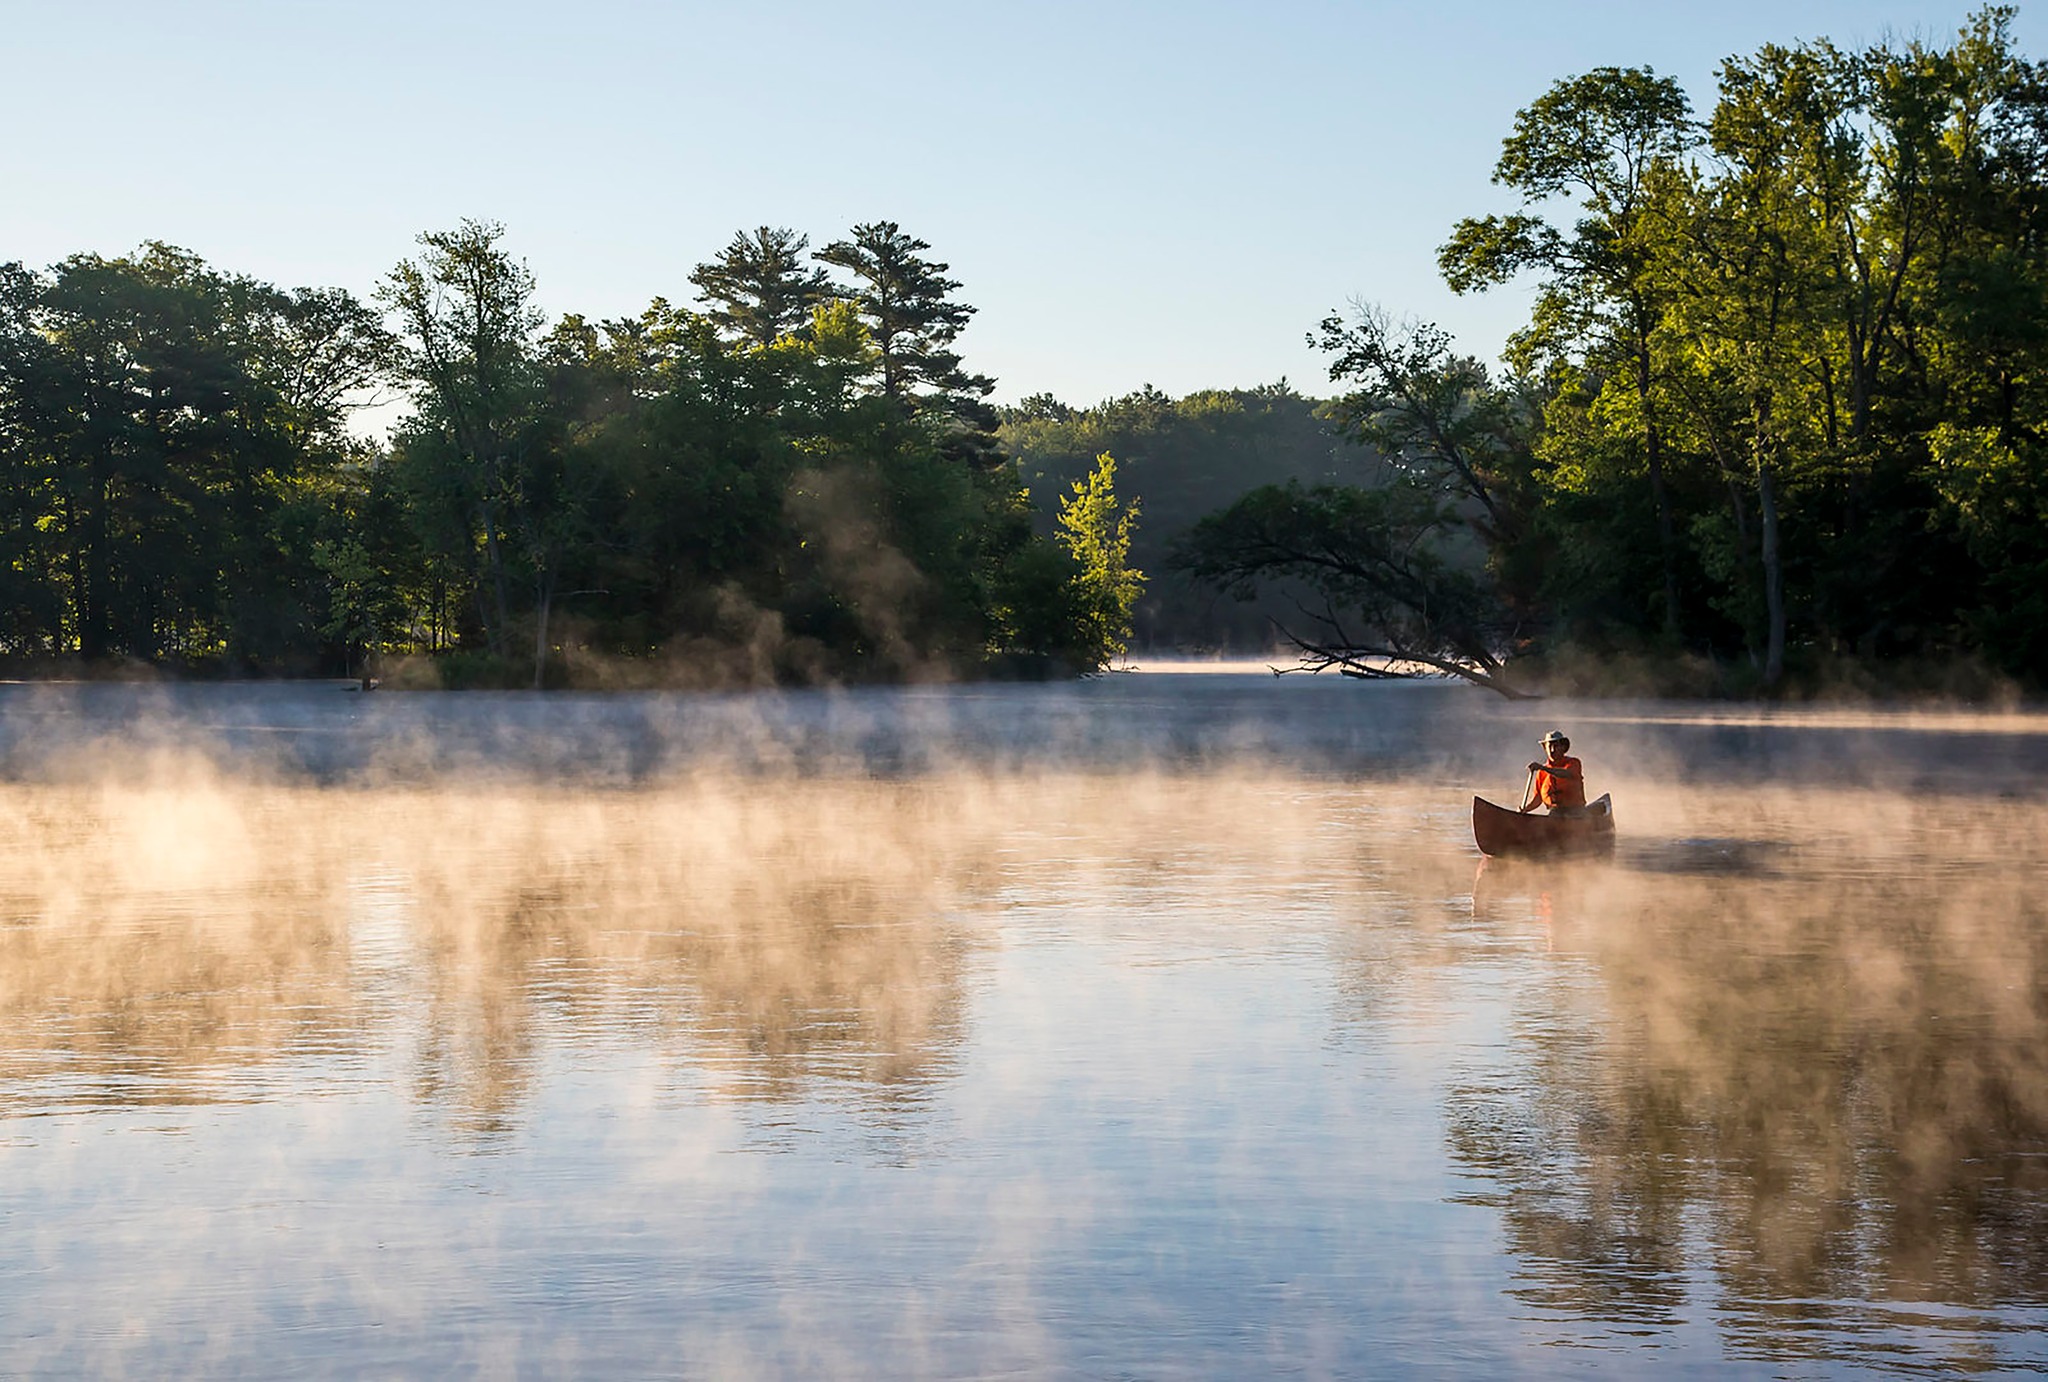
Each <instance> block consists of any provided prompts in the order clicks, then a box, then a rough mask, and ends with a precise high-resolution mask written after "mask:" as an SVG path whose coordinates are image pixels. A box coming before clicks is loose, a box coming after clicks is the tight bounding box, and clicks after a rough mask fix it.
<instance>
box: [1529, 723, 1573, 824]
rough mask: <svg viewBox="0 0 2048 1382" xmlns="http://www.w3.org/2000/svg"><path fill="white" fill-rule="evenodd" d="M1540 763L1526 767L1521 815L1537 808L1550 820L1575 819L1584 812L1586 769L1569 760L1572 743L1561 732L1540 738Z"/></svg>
mask: <svg viewBox="0 0 2048 1382" xmlns="http://www.w3.org/2000/svg"><path fill="white" fill-rule="evenodd" d="M1542 743H1543V761H1542V762H1541V763H1531V764H1530V765H1529V785H1528V787H1527V788H1526V789H1524V791H1523V793H1522V813H1523V814H1524V815H1527V814H1528V813H1529V812H1531V811H1534V810H1535V809H1536V808H1537V807H1538V806H1541V807H1543V808H1544V810H1545V811H1547V812H1549V814H1551V815H1553V816H1577V815H1582V814H1584V812H1585V810H1586V769H1585V766H1584V765H1583V764H1581V763H1580V762H1579V760H1578V759H1576V758H1573V757H1572V756H1571V748H1572V741H1571V740H1569V739H1567V738H1565V737H1564V731H1563V730H1557V729H1553V730H1552V731H1550V733H1548V734H1546V735H1544V736H1543V740H1542Z"/></svg>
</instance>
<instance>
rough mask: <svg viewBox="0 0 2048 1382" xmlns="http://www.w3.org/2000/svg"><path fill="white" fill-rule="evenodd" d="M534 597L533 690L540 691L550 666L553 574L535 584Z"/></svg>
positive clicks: (553, 599) (553, 591)
mask: <svg viewBox="0 0 2048 1382" xmlns="http://www.w3.org/2000/svg"><path fill="white" fill-rule="evenodd" d="M533 596H534V618H533V689H534V690H536V691H538V690H540V689H541V681H542V678H543V676H544V674H545V673H546V671H547V665H548V612H549V611H550V610H552V609H553V608H554V604H555V578H554V576H553V575H552V574H550V575H549V576H548V577H547V579H545V580H538V581H535V582H534V583H533Z"/></svg>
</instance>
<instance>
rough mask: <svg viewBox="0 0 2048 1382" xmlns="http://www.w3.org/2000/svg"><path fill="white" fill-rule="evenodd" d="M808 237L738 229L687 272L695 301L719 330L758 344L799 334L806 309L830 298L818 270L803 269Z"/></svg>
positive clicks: (776, 228) (774, 228)
mask: <svg viewBox="0 0 2048 1382" xmlns="http://www.w3.org/2000/svg"><path fill="white" fill-rule="evenodd" d="M810 243H811V237H810V236H808V235H799V234H797V233H796V232H795V231H793V230H790V229H788V228H786V227H783V226H759V227H757V228H756V229H755V230H754V232H753V233H752V234H748V233H747V232H746V231H740V232H739V233H737V234H736V235H734V236H733V237H732V243H731V244H729V245H727V246H726V247H725V252H724V253H722V254H720V255H719V256H718V258H717V259H715V260H713V261H711V262H710V263H708V264H699V265H698V266H697V267H696V268H694V269H692V270H691V271H690V282H692V283H694V284H696V285H697V288H698V294H697V300H698V301H699V302H702V303H704V304H705V305H706V306H707V307H708V308H709V309H710V311H709V312H708V313H707V314H706V315H708V316H709V317H710V318H711V320H712V321H713V322H714V323H715V324H716V325H717V326H718V328H719V329H720V330H721V331H724V332H727V333H728V334H730V335H733V336H736V337H739V338H740V339H742V340H751V341H754V342H757V343H758V344H761V345H769V344H772V343H773V342H774V341H775V339H776V338H777V337H779V336H789V335H797V334H801V333H802V332H803V331H804V330H805V329H806V328H807V327H808V326H809V325H810V320H811V312H812V310H813V309H814V308H816V307H817V306H818V304H819V303H821V302H823V301H825V300H826V298H828V297H829V296H831V292H832V285H831V283H830V281H829V280H828V279H827V278H826V277H825V271H824V270H823V269H806V268H805V267H804V266H803V254H804V251H805V250H806V249H808V248H810Z"/></svg>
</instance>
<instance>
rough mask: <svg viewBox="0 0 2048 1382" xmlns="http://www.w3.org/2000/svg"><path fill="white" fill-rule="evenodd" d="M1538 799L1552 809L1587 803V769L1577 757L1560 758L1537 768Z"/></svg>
mask: <svg viewBox="0 0 2048 1382" xmlns="http://www.w3.org/2000/svg"><path fill="white" fill-rule="evenodd" d="M1536 800H1538V801H1540V802H1542V803H1543V804H1544V805H1545V806H1546V807H1548V808H1549V809H1550V810H1552V811H1555V810H1558V809H1559V808H1561V807H1563V808H1570V807H1576V806H1584V805H1585V804H1586V771H1585V769H1584V768H1583V767H1581V766H1580V764H1579V760H1578V759H1576V758H1560V759H1558V760H1557V761H1556V762H1555V763H1546V764H1544V765H1543V766H1542V767H1540V768H1538V769H1537V770H1536Z"/></svg>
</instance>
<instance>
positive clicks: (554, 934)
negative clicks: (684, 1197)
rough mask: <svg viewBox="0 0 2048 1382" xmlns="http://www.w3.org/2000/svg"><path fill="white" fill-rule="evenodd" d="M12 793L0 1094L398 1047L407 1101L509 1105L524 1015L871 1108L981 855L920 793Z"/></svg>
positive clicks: (221, 1079) (18, 1098) (724, 1076)
mask: <svg viewBox="0 0 2048 1382" xmlns="http://www.w3.org/2000/svg"><path fill="white" fill-rule="evenodd" d="M178 777H179V781H178V783H177V785H175V786H172V785H166V784H162V783H155V784H150V785H146V786H137V787H127V786H122V785H118V784H101V785H97V786H93V787H65V786H56V787H49V786H44V787H17V788H14V789H10V790H8V791H6V792H4V793H0V809H4V810H5V811H6V813H7V820H6V823H5V824H6V828H7V829H8V830H9V832H10V836H11V839H12V841H13V851H14V855H15V857H16V858H17V859H18V860H19V861H20V863H19V866H18V867H16V868H14V869H13V870H12V871H11V873H10V876H9V878H8V880H7V886H6V891H5V892H4V893H0V915H4V916H5V917H6V918H7V924H6V925H5V927H4V929H0V995H4V996H0V1019H4V1032H0V1115H4V1114H5V1113H34V1112H44V1111H50V1110H54V1109H57V1108H62V1107H70V1106H78V1105H84V1106H91V1105H95V1104H100V1103H112V1104H120V1103H130V1102H173V1103H182V1102H198V1103H204V1102H209V1101H215V1100H236V1099H243V1098H250V1097H256V1096H257V1095H258V1094H260V1093H261V1092H262V1090H263V1088H264V1079H265V1072H266V1071H267V1070H270V1069H272V1068H275V1067H279V1066H283V1067H286V1068H287V1069H288V1073H289V1074H290V1075H292V1076H293V1077H294V1078H297V1079H309V1078H310V1079H313V1080H315V1081H318V1080H332V1079H343V1080H345V1079H346V1078H347V1076H348V1075H349V1073H350V1072H351V1071H356V1072H360V1071H361V1070H362V1068H363V1067H364V1066H365V1065H366V1063H368V1062H370V1061H372V1060H373V1059H374V1058H375V1057H376V1056H377V1054H378V1053H379V1052H380V1050H383V1049H385V1048H387V1047H389V1046H391V1045H393V1044H402V1045H403V1046H404V1047H405V1048H406V1049H405V1052H404V1054H405V1057H406V1060H407V1062H408V1064H409V1067H410V1070H409V1074H408V1076H407V1082H408V1084H409V1086H410V1087H411V1088H412V1089H413V1091H414V1093H415V1096H416V1097H417V1098H418V1100H419V1101H420V1102H422V1103H423V1104H426V1105H430V1106H432V1107H434V1108H436V1109H438V1110H442V1111H444V1112H445V1113H446V1114H447V1116H448V1117H449V1118H450V1119H451V1120H452V1122H453V1123H454V1124H455V1125H456V1126H459V1127H462V1128H466V1129H469V1130H471V1131H473V1132H475V1133H476V1134H478V1135H480V1136H485V1137H488V1136H489V1135H492V1134H498V1133H502V1132H504V1131H505V1130H506V1129H507V1128H508V1127H510V1126H511V1125H512V1123H513V1122H514V1121H515V1120H516V1119H517V1117H518V1114H519V1110H520V1108H521V1105H522V1104H523V1103H524V1101H525V1098H526V1094H527V1090H528V1087H529V1084H530V1082H531V1080H532V1078H533V1075H534V1069H535V1064H536V1053H537V1050H538V1047H539V1044H540V1042H541V1040H542V1036H543V1034H544V1033H545V1034H546V1035H547V1037H548V1038H549V1039H551V1040H554V1041H560V1042H570V1043H574V1042H576V1041H579V1040H583V1039H593V1040H606V1039H616V1038H621V1037H630V1038H632V1039H635V1040H644V1041H650V1042H654V1043H656V1044H664V1043H687V1045H688V1046H689V1048H690V1052H691V1062H692V1066H693V1069H694V1070H695V1071H697V1072H698V1073H699V1074H700V1075H701V1077H702V1078H703V1079H704V1080H705V1081H707V1083H708V1084H709V1086H710V1087H712V1088H714V1089H715V1090H717V1091H718V1092H719V1093H720V1094H721V1095H722V1096H725V1097H733V1098H741V1099H770V1100H774V1099H784V1100H787V1099H793V1098H796V1097H799V1096H800V1095H801V1093H802V1091H803V1090H804V1089H805V1088H806V1087H807V1085H808V1084H809V1083H810V1082H811V1081H812V1080H814V1079H816V1078H819V1077H830V1078H835V1079H841V1080H845V1081H849V1082H851V1083H853V1084H854V1085H856V1086H858V1087H860V1088H861V1089H862V1090H863V1091H865V1097H868V1098H870V1099H872V1100H873V1101H875V1102H876V1103H877V1104H878V1105H879V1104H885V1103H886V1102H887V1101H888V1099H889V1098H890V1097H892V1095H891V1093H890V1092H891V1091H893V1090H897V1089H900V1088H902V1087H904V1086H910V1085H915V1084H917V1083H919V1082H922V1081H928V1080H930V1079H932V1078H935V1077H936V1076H937V1074H939V1073H940V1072H942V1071H943V1069H944V1067H945V1065H946V1062H947V1059H948V1056H947V1052H948V1050H949V1048H950V1047H951V1046H952V1045H954V1044H955V1043H956V1041H957V1034H958V1027H959V1023H960V986H961V982H962V976H963V973H964V972H965V969H966V967H967V966H968V964H969V963H970V961H971V956H972V952H973V942H972V940H971V938H970V937H969V936H968V935H967V934H966V933H964V932H963V931H962V930H961V929H960V928H959V927H957V926H954V925H952V924H950V923H949V922H948V921H947V920H946V918H945V916H944V914H943V911H942V909H941V904H942V903H943V901H944V899H945V898H946V897H948V896H949V895H950V894H951V893H952V892H953V891H955V890H957V889H958V888H959V887H960V886H961V883H962V880H963V878H964V877H965V876H966V875H967V874H969V873H971V871H972V870H973V868H975V867H976V866H977V860H981V859H985V857H986V854H987V845H986V842H985V841H983V840H981V839H979V838H978V837H977V834H976V832H975V830H974V829H973V827H972V826H971V824H967V823H964V822H960V821H957V820H954V819H950V818H949V819H947V820H945V821H944V822H943V823H941V822H940V821H939V820H938V818H937V814H936V813H937V811H938V810H939V807H938V805H937V804H936V803H935V801H934V800H933V798H932V796H931V794H930V793H929V792H928V791H927V790H926V789H923V788H918V787H894V788H892V787H889V786H884V785H876V784H865V783H847V782H838V783H833V784H829V785H822V786H821V785H813V786H811V787H808V788H806V789H805V790H803V791H801V792H799V793H791V792H790V791H788V790H787V789H777V788H773V787H770V786H765V785H763V784H759V783H753V784H743V783H733V782H730V781H724V780H706V781H702V782H693V783H686V784H683V785H680V786H677V787H674V788H671V789H667V790H662V791H654V792H620V793H602V792H592V793H568V794H548V793H544V792H540V791H538V790H533V789H524V790H497V791H491V792H481V791H475V790H464V789H456V788H421V789H416V790H410V791H388V790H387V791H381V792H377V793H368V792H351V791H339V792H337V791H320V790H316V789H308V788H303V787H290V786H282V785H273V786H255V787H250V786H238V785H235V784H232V783H228V782H225V781H223V780H221V779H219V778H218V777H215V776H213V775H212V774H211V773H210V771H209V770H208V769H207V768H206V766H205V765H204V764H199V763H191V764H186V765H183V767H182V769H181V771H180V773H179V774H178Z"/></svg>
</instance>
